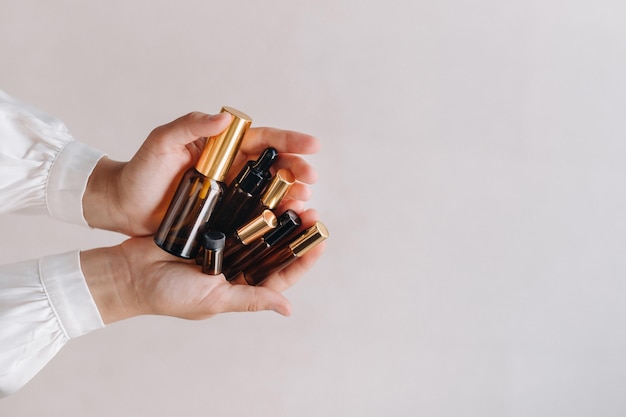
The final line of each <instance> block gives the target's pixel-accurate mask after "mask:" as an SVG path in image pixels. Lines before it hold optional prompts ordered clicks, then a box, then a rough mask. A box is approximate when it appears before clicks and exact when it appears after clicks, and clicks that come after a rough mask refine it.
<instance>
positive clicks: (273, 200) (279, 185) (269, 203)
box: [261, 168, 296, 210]
mask: <svg viewBox="0 0 626 417" xmlns="http://www.w3.org/2000/svg"><path fill="white" fill-rule="evenodd" d="M295 181H296V177H294V175H293V174H292V173H291V171H289V170H288V169H285V168H281V169H279V170H278V171H276V175H274V178H272V181H271V182H270V185H268V186H267V190H266V191H265V193H264V194H263V197H262V198H261V202H262V203H263V205H264V206H265V207H267V208H269V209H271V210H274V209H275V208H276V207H278V205H279V204H280V202H281V201H282V199H283V197H284V196H285V194H287V191H289V188H290V187H291V186H292V185H293V183H294V182H295Z"/></svg>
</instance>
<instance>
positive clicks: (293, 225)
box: [263, 209, 302, 246]
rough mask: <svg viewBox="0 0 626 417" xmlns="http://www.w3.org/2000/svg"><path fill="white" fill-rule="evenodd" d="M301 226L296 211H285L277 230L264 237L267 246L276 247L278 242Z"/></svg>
mask: <svg viewBox="0 0 626 417" xmlns="http://www.w3.org/2000/svg"><path fill="white" fill-rule="evenodd" d="M301 224H302V221H301V220H300V216H298V214H297V213H296V212H295V211H293V210H291V209H288V210H285V212H284V213H283V214H281V215H280V216H278V225H277V226H276V228H275V229H274V230H272V231H271V232H268V233H266V234H265V236H263V240H264V241H265V243H266V244H267V245H269V246H274V245H275V244H276V242H278V241H279V240H281V239H283V238H284V237H286V236H288V235H289V234H290V233H291V232H293V231H294V230H296V229H297V228H298V226H300V225H301Z"/></svg>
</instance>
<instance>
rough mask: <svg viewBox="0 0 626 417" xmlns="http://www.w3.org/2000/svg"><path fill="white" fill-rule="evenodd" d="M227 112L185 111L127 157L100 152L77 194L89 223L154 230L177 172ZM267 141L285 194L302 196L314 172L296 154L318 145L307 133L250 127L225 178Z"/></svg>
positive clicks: (222, 124)
mask: <svg viewBox="0 0 626 417" xmlns="http://www.w3.org/2000/svg"><path fill="white" fill-rule="evenodd" d="M229 122H230V115H229V114H223V113H220V114H217V115H213V116H211V115H208V114H204V113H190V114H187V115H186V116H183V117H181V118H178V119H176V120H174V121H173V122H171V123H168V124H165V125H163V126H160V127H157V128H156V129H154V130H153V131H152V132H151V133H150V135H149V136H148V138H147V139H146V141H145V142H144V143H143V145H142V146H141V147H140V148H139V150H138V151H137V153H136V154H135V156H134V157H133V158H132V159H131V160H130V161H129V162H124V163H123V162H116V161H112V160H110V159H108V158H103V159H102V160H101V161H100V162H99V163H98V164H97V166H96V168H95V169H94V171H93V173H92V175H91V177H90V179H89V182H88V184H87V189H86V191H85V195H84V198H83V209H84V214H85V219H86V220H87V223H88V224H89V225H90V226H91V227H94V228H99V229H104V230H112V231H116V232H120V233H124V234H126V235H129V236H148V235H152V234H154V233H155V232H156V230H157V228H158V226H159V223H160V222H161V219H162V218H163V216H164V214H165V211H166V210H167V207H168V205H169V203H170V201H171V199H172V197H173V195H174V192H175V191H176V187H177V186H178V182H179V180H180V177H181V176H182V174H183V173H184V172H185V171H186V170H187V169H188V168H190V167H192V166H194V164H195V163H196V161H197V160H198V158H199V157H200V153H201V152H202V149H203V147H204V143H205V142H206V138H207V137H210V136H214V135H216V134H218V133H220V132H221V131H222V130H224V129H225V128H226V127H227V126H228V123H229ZM268 146H272V147H274V148H275V149H276V150H277V151H278V152H279V159H278V161H277V162H276V163H275V164H274V167H273V168H274V169H278V168H281V167H285V168H289V169H290V170H291V172H292V173H293V174H294V176H295V177H296V180H297V183H295V184H294V185H293V186H292V187H291V188H290V190H289V193H288V195H287V196H286V197H285V198H286V199H291V200H295V201H306V200H307V199H308V198H309V195H310V190H309V189H308V188H307V186H306V184H312V183H313V182H315V181H316V179H317V178H316V177H317V176H316V172H315V170H314V169H313V167H312V166H311V165H309V164H308V163H307V162H306V161H304V159H302V157H301V156H299V155H300V154H312V153H315V152H317V150H318V149H319V142H318V141H317V139H316V138H314V137H313V136H310V135H307V134H304V133H299V132H294V131H287V130H281V129H275V128H267V127H259V128H256V127H255V128H251V129H249V130H248V132H247V133H246V135H245V137H244V139H243V141H242V144H241V148H240V150H239V153H238V155H237V157H236V160H235V162H234V163H233V166H232V167H231V169H230V171H229V177H228V178H227V180H226V181H227V183H228V182H229V181H230V180H231V179H232V178H233V177H234V176H235V175H237V173H238V172H239V170H240V169H241V167H242V166H243V164H244V163H245V162H246V161H248V160H251V159H256V157H257V156H258V155H259V154H260V153H261V152H262V151H263V150H264V149H265V148H266V147H268Z"/></svg>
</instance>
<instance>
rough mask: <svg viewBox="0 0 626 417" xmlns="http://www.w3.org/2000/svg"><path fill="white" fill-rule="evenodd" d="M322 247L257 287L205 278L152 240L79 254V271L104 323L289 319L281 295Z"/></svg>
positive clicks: (311, 216) (307, 218) (306, 222)
mask: <svg viewBox="0 0 626 417" xmlns="http://www.w3.org/2000/svg"><path fill="white" fill-rule="evenodd" d="M300 217H301V219H302V224H303V227H305V226H306V227H308V226H310V225H312V224H313V223H315V221H316V220H317V213H316V212H315V210H307V211H305V212H303V213H301V214H300ZM323 245H324V243H322V244H321V245H319V246H317V247H315V248H314V249H313V250H311V251H309V252H308V253H307V254H306V255H304V256H303V257H302V258H299V259H298V260H297V261H295V262H294V263H292V264H291V265H289V266H288V267H287V268H285V269H283V270H282V271H280V272H278V273H276V274H274V275H272V276H270V277H269V278H268V279H267V280H266V281H265V282H264V283H263V284H262V285H261V286H258V287H250V286H248V285H245V284H244V285H240V284H234V285H233V284H231V283H229V282H228V281H226V279H225V278H224V276H223V275H221V274H220V275H205V274H203V273H202V272H201V269H200V267H199V266H198V265H196V264H195V262H194V261H183V260H181V259H180V258H176V257H174V256H172V255H169V254H168V253H166V252H165V251H163V250H161V249H160V248H158V247H157V246H156V245H155V244H154V241H153V240H152V237H143V238H130V239H128V240H126V241H125V242H123V243H122V244H120V245H118V246H114V247H110V248H99V249H92V250H89V251H84V252H81V266H82V270H83V273H84V275H85V279H86V282H87V285H88V286H89V290H90V292H91V294H92V296H93V298H94V300H95V302H96V305H97V306H98V309H99V311H100V314H101V316H102V319H103V321H104V322H105V323H106V324H109V323H112V322H115V321H119V320H123V319H126V318H130V317H133V316H138V315H142V314H157V315H167V316H174V317H180V318H185V319H194V320H196V319H205V318H209V317H211V316H213V315H215V314H218V313H224V312H235V311H259V310H273V311H275V312H277V313H279V314H282V315H285V316H288V315H289V314H290V313H291V305H290V304H289V301H288V300H287V299H286V298H285V297H284V296H283V295H282V294H281V292H282V291H284V290H286V289H287V288H289V287H291V286H292V285H293V284H295V283H296V281H297V280H298V279H299V278H300V276H302V274H304V272H306V271H307V270H308V269H310V268H311V267H312V265H313V264H314V263H315V261H316V260H317V259H318V258H319V257H320V256H321V254H322V252H323Z"/></svg>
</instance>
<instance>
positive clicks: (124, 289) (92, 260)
mask: <svg viewBox="0 0 626 417" xmlns="http://www.w3.org/2000/svg"><path fill="white" fill-rule="evenodd" d="M80 262H81V270H82V272H83V275H84V276H85V282H86V283H87V286H88V287H89V291H90V293H91V296H92V297H93V299H94V302H95V303H96V306H97V307H98V311H99V312H100V316H101V317H102V321H103V322H104V323H105V324H110V323H113V322H116V321H120V320H124V319H127V318H131V317H134V316H138V315H140V314H141V311H140V306H139V304H138V303H137V297H136V294H135V289H134V285H133V282H132V276H131V273H130V268H129V265H128V262H127V260H126V258H125V256H124V254H123V250H122V248H121V246H120V245H118V246H113V247H107V248H97V249H91V250H87V251H81V253H80Z"/></svg>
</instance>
